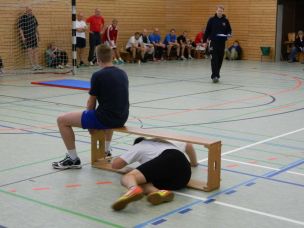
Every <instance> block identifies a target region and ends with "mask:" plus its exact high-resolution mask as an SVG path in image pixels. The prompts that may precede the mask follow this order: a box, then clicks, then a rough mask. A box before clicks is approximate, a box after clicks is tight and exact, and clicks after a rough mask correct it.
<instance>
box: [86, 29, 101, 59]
mask: <svg viewBox="0 0 304 228" xmlns="http://www.w3.org/2000/svg"><path fill="white" fill-rule="evenodd" d="M89 40H90V50H89V57H88V61H89V62H91V61H92V62H94V63H95V62H96V56H95V48H96V46H98V45H99V44H101V37H100V33H99V32H93V33H90V34H89Z"/></svg>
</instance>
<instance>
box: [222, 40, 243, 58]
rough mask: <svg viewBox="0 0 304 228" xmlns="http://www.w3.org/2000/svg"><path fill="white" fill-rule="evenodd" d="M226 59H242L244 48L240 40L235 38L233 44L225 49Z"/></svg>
mask: <svg viewBox="0 0 304 228" xmlns="http://www.w3.org/2000/svg"><path fill="white" fill-rule="evenodd" d="M225 54H226V59H228V60H240V59H241V55H242V48H241V46H240V43H239V41H237V40H235V41H234V42H233V44H232V45H231V46H230V47H229V48H226V49H225Z"/></svg>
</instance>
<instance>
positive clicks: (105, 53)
mask: <svg viewBox="0 0 304 228" xmlns="http://www.w3.org/2000/svg"><path fill="white" fill-rule="evenodd" d="M96 57H97V60H99V61H101V62H103V63H109V62H112V58H113V54H112V49H111V48H110V47H109V46H108V45H105V44H100V45H98V46H97V47H96Z"/></svg>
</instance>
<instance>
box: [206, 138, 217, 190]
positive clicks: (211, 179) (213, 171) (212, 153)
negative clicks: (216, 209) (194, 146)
mask: <svg viewBox="0 0 304 228" xmlns="http://www.w3.org/2000/svg"><path fill="white" fill-rule="evenodd" d="M208 149H209V151H208V179H207V186H206V187H205V191H206V192H210V191H213V190H215V189H218V188H219V187H220V181H221V143H220V142H218V143H215V144H212V145H210V146H209V148H208Z"/></svg>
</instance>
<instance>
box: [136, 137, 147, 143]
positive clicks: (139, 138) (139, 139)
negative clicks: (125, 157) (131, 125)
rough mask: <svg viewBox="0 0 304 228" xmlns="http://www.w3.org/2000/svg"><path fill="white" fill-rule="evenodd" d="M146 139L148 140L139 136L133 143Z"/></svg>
mask: <svg viewBox="0 0 304 228" xmlns="http://www.w3.org/2000/svg"><path fill="white" fill-rule="evenodd" d="M144 140H146V138H145V137H138V138H136V139H135V140H134V142H133V145H135V144H137V143H140V142H142V141H144Z"/></svg>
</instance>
